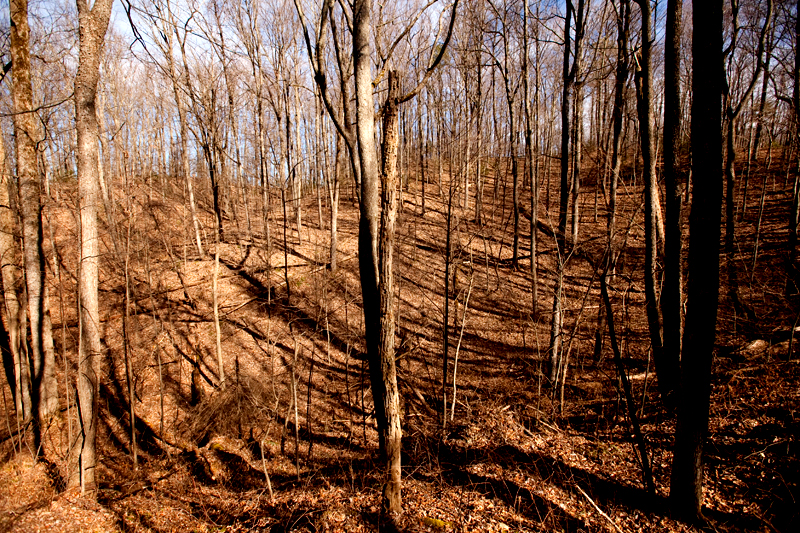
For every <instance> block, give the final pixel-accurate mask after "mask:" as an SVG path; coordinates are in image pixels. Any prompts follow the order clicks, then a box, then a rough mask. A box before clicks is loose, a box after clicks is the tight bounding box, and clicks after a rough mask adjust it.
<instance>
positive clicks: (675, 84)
mask: <svg viewBox="0 0 800 533" xmlns="http://www.w3.org/2000/svg"><path fill="white" fill-rule="evenodd" d="M682 14H683V0H669V2H668V4H667V28H666V43H665V49H664V180H665V182H666V186H667V206H666V207H667V216H666V220H667V223H666V228H665V243H664V288H663V290H662V292H661V314H662V320H663V327H664V330H663V341H664V346H663V356H662V359H663V365H662V367H663V370H666V372H664V371H662V375H663V376H664V377H665V378H667V379H668V380H669V381H668V382H667V383H665V384H664V386H662V387H661V394H662V400H663V401H664V402H665V404H666V405H667V406H669V407H670V408H672V407H674V403H673V399H672V396H674V392H675V389H676V388H677V381H678V376H679V372H680V358H681V334H682V332H683V310H682V306H681V304H682V300H683V268H682V265H683V258H682V253H683V252H682V250H683V229H682V228H683V224H682V221H681V213H682V209H681V207H682V206H681V198H682V196H683V194H682V193H683V191H682V190H681V183H682V180H681V157H680V154H681V80H680V71H681V55H680V49H681V41H680V39H681V33H682V32H681V28H682V20H681V19H682ZM660 380H661V376H659V382H660ZM665 393H666V396H665Z"/></svg>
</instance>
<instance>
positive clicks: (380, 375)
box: [353, 0, 401, 512]
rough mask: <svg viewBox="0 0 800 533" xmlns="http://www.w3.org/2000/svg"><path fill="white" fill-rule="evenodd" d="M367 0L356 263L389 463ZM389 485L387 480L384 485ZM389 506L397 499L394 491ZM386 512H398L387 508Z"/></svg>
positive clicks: (359, 75) (357, 59) (361, 23)
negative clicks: (393, 496) (394, 496)
mask: <svg viewBox="0 0 800 533" xmlns="http://www.w3.org/2000/svg"><path fill="white" fill-rule="evenodd" d="M371 11H372V2H371V1H370V0H356V1H355V2H354V4H353V72H354V78H355V97H356V139H357V145H358V156H359V164H360V165H359V166H360V174H361V204H360V218H359V232H358V262H359V270H360V274H359V275H360V278H361V295H362V300H363V305H364V328H365V336H366V344H367V356H368V359H369V373H370V384H371V388H372V399H373V403H374V405H375V418H376V419H377V422H378V441H379V447H380V455H381V458H382V460H383V461H385V462H386V465H387V467H389V468H391V466H390V461H389V454H388V451H389V450H388V449H387V446H388V443H387V436H388V428H389V418H388V416H387V414H388V413H387V412H386V410H385V408H384V407H385V406H386V400H387V396H388V394H387V391H386V382H385V381H384V377H385V376H384V366H383V361H382V353H383V351H382V350H381V317H380V310H381V295H380V289H379V286H378V283H379V280H380V275H379V268H380V262H379V260H378V236H379V232H380V224H381V195H380V179H381V176H380V173H379V171H378V160H377V157H376V149H375V148H376V147H375V110H374V107H375V103H374V100H373V96H372V75H371V63H372V59H371V57H370V56H371V46H370V43H371V41H370V39H371V34H372V12H371ZM387 487H389V485H387ZM384 503H388V504H389V505H392V504H395V505H399V504H400V503H401V500H400V497H399V493H398V495H397V498H395V499H394V501H388V502H384ZM389 511H392V512H394V511H398V512H399V511H400V509H399V508H389Z"/></svg>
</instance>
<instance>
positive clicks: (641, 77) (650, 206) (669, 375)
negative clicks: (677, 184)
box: [636, 0, 675, 403]
mask: <svg viewBox="0 0 800 533" xmlns="http://www.w3.org/2000/svg"><path fill="white" fill-rule="evenodd" d="M637 3H638V4H639V7H640V9H641V12H642V57H641V63H640V67H641V68H640V69H638V70H637V72H636V85H637V87H636V100H637V108H638V114H639V134H640V136H641V147H642V166H643V169H642V171H643V173H644V240H645V252H644V253H645V256H644V290H645V309H646V311H647V324H648V326H649V329H650V345H651V347H652V350H653V359H654V361H655V364H656V375H657V377H658V388H659V391H660V393H661V398H662V399H663V400H664V402H665V403H668V398H669V397H670V396H671V395H672V390H673V389H674V387H675V385H674V382H675V373H674V370H675V369H673V368H671V367H670V366H669V365H667V364H666V361H665V360H664V355H663V340H662V325H661V309H660V308H659V305H658V299H659V297H658V287H659V281H658V272H657V271H656V264H657V259H658V230H657V227H658V222H657V214H656V213H657V211H658V210H659V209H661V206H660V205H659V202H658V192H657V189H658V179H657V176H656V153H655V152H656V150H655V144H656V138H655V137H656V136H655V132H654V131H653V129H654V128H653V95H652V85H653V72H652V67H651V65H652V55H653V53H652V38H653V36H652V16H651V11H650V0H637Z"/></svg>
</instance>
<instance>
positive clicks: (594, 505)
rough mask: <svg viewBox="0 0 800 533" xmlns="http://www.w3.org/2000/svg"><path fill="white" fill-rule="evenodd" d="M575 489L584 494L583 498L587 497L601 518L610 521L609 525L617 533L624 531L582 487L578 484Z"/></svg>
mask: <svg viewBox="0 0 800 533" xmlns="http://www.w3.org/2000/svg"><path fill="white" fill-rule="evenodd" d="M575 488H577V489H578V490H579V491H580V493H581V494H583V496H584V497H585V498H586V499H587V500H589V503H591V504H592V507H594V508H595V509H597V512H598V513H600V516H602V517H603V518H605V519H606V520H608V523H609V524H611V525H612V526H614V529H616V530H617V531H619V533H622V530H621V529H620V528H619V526H618V525H617V524H616V522H614V521H613V520H611V517H610V516H608V515H607V514H606V513H604V512H603V510H602V509H600V507H598V506H597V504H596V503H594V500H592V499H591V498H590V497H589V495H588V494H586V492H584V490H583V489H582V488H581V487H580V485H578V484H577V483H576V484H575Z"/></svg>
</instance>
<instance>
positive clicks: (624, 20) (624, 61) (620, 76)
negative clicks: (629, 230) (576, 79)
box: [607, 0, 631, 254]
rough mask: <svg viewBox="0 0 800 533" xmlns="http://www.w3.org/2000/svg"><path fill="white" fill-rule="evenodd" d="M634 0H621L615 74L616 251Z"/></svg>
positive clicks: (612, 187)
mask: <svg viewBox="0 0 800 533" xmlns="http://www.w3.org/2000/svg"><path fill="white" fill-rule="evenodd" d="M630 20H631V4H630V0H621V1H620V8H619V14H618V16H617V66H616V74H615V76H614V108H613V111H612V117H613V127H612V128H613V134H612V140H611V180H610V181H611V182H610V184H609V193H608V224H607V226H608V239H609V245H610V246H611V251H612V254H613V253H615V251H614V242H613V241H614V231H615V227H616V217H617V184H618V182H619V174H620V169H621V167H622V154H621V152H622V126H623V121H624V111H625V86H626V84H627V83H628V76H629V75H630V72H629V70H630V67H629V58H628V34H629V33H630Z"/></svg>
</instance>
